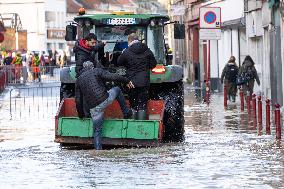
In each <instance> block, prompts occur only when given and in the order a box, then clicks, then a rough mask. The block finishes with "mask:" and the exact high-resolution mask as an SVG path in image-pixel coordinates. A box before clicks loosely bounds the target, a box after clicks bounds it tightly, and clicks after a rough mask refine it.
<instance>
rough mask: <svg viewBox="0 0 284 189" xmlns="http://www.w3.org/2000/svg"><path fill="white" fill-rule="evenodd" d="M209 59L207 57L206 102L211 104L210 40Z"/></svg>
mask: <svg viewBox="0 0 284 189" xmlns="http://www.w3.org/2000/svg"><path fill="white" fill-rule="evenodd" d="M207 54H208V57H207V59H208V60H207V80H206V102H207V103H208V104H209V103H210V90H211V87H210V40H208V53H207Z"/></svg>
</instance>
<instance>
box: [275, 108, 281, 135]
mask: <svg viewBox="0 0 284 189" xmlns="http://www.w3.org/2000/svg"><path fill="white" fill-rule="evenodd" d="M274 114H275V115H274V118H275V130H276V139H281V125H280V105H279V104H278V103H276V104H275V110H274Z"/></svg>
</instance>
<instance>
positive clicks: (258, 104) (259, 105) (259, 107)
mask: <svg viewBox="0 0 284 189" xmlns="http://www.w3.org/2000/svg"><path fill="white" fill-rule="evenodd" d="M257 100H258V101H257V106H258V107H257V108H258V124H259V125H262V101H261V96H258V97H257Z"/></svg>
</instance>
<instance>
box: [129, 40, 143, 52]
mask: <svg viewBox="0 0 284 189" xmlns="http://www.w3.org/2000/svg"><path fill="white" fill-rule="evenodd" d="M128 49H129V50H130V51H131V52H133V53H135V54H141V53H144V52H145V51H147V50H148V47H147V45H146V44H144V43H141V42H138V43H134V44H132V45H131V46H130V47H129V48H128Z"/></svg>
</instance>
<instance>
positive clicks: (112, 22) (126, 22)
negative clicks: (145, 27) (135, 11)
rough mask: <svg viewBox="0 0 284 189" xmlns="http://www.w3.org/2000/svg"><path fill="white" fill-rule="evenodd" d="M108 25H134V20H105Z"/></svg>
mask: <svg viewBox="0 0 284 189" xmlns="http://www.w3.org/2000/svg"><path fill="white" fill-rule="evenodd" d="M107 24H109V25H132V24H136V20H135V18H111V19H108V20H107Z"/></svg>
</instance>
